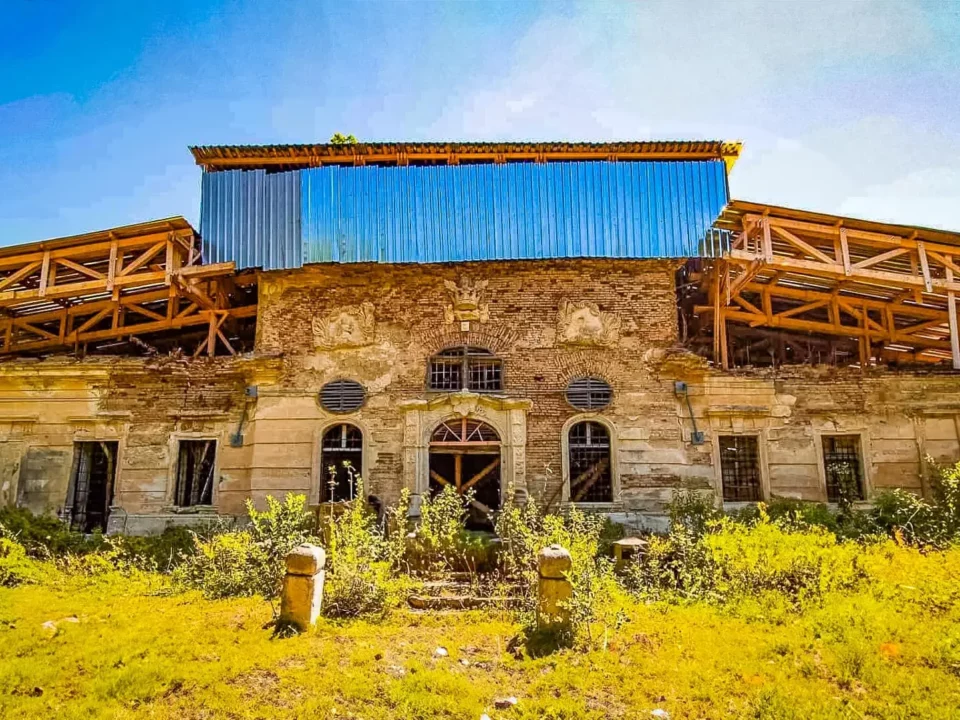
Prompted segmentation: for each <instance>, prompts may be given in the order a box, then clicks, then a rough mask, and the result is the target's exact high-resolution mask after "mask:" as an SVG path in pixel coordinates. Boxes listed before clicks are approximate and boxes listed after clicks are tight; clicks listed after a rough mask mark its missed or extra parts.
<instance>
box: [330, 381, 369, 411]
mask: <svg viewBox="0 0 960 720" xmlns="http://www.w3.org/2000/svg"><path fill="white" fill-rule="evenodd" d="M365 399H366V391H365V390H364V389H363V385H361V384H360V383H358V382H356V381H355V380H334V381H333V382H328V383H327V384H326V385H324V386H323V388H321V390H320V405H321V406H322V407H323V409H324V410H326V411H327V412H332V413H348V412H353V411H354V410H357V409H359V408H360V407H361V406H362V405H363V401H364V400H365Z"/></svg>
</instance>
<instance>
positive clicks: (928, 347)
mask: <svg viewBox="0 0 960 720" xmlns="http://www.w3.org/2000/svg"><path fill="white" fill-rule="evenodd" d="M958 280H960V245H958V246H953V245H949V244H943V243H936V242H930V241H924V240H922V239H920V238H918V237H917V233H916V232H913V233H910V234H903V235H898V234H891V233H889V232H881V231H876V232H875V231H870V230H864V229H859V228H858V229H853V228H848V227H844V225H843V222H842V219H838V222H837V223H836V224H832V225H830V224H824V223H822V222H809V221H804V220H800V219H796V218H787V217H777V216H775V215H772V214H768V213H762V214H753V213H747V214H744V215H742V218H741V227H740V228H739V231H738V232H736V233H735V235H734V240H733V243H732V246H731V247H730V249H729V250H728V251H727V252H725V253H724V254H723V255H722V257H720V258H718V259H716V260H715V261H713V263H712V267H711V268H710V269H709V271H708V272H707V273H705V275H704V280H703V283H704V289H705V290H706V291H707V292H708V293H709V298H710V304H709V305H700V306H697V307H696V308H695V311H696V312H698V313H712V320H713V355H714V359H715V361H716V362H717V364H719V365H722V366H723V367H725V368H726V367H729V366H730V347H729V346H730V343H729V336H728V329H727V325H728V323H735V324H739V325H745V326H747V327H749V328H777V329H781V330H784V331H788V332H795V333H812V334H815V335H820V336H834V337H845V338H852V339H855V340H856V342H857V344H858V346H859V363H860V365H861V366H866V365H867V364H869V363H870V362H871V361H874V360H885V361H897V360H904V359H909V360H911V361H927V362H941V361H950V362H952V364H953V367H954V368H956V369H960V343H958V334H957V314H956V301H955V298H956V295H957V293H960V282H958ZM738 335H742V333H738ZM758 337H760V335H759V334H758Z"/></svg>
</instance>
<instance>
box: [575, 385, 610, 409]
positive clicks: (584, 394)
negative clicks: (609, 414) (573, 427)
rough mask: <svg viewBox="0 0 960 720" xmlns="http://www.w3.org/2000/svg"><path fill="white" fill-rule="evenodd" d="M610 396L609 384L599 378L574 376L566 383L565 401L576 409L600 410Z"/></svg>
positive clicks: (607, 403) (607, 402) (608, 402)
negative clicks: (574, 377)
mask: <svg viewBox="0 0 960 720" xmlns="http://www.w3.org/2000/svg"><path fill="white" fill-rule="evenodd" d="M612 397H613V390H611V389H610V385H609V384H608V383H607V381H606V380H601V379H600V378H595V377H585V378H576V379H574V380H571V381H570V384H569V385H567V402H568V403H570V404H571V405H573V407H575V408H576V409H577V410H601V409H603V408H605V407H606V406H607V405H609V404H610V400H611V398H612Z"/></svg>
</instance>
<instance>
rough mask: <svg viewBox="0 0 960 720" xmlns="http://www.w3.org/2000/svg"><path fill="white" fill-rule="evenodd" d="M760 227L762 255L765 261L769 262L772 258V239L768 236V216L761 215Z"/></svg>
mask: <svg viewBox="0 0 960 720" xmlns="http://www.w3.org/2000/svg"><path fill="white" fill-rule="evenodd" d="M761 227H762V229H763V257H764V259H765V260H766V261H767V262H770V261H771V260H773V240H772V239H771V237H770V217H769V216H767V215H764V216H763V219H762V220H761Z"/></svg>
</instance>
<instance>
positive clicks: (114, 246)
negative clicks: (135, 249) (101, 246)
mask: <svg viewBox="0 0 960 720" xmlns="http://www.w3.org/2000/svg"><path fill="white" fill-rule="evenodd" d="M118 251H119V243H117V240H116V238H114V239H113V240H111V241H110V259H109V260H108V261H107V286H106V289H107V291H108V292H113V282H114V280H115V279H116V277H117V267H118V266H119V265H122V264H123V263H122V262H119V263H118V262H117V253H118Z"/></svg>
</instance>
